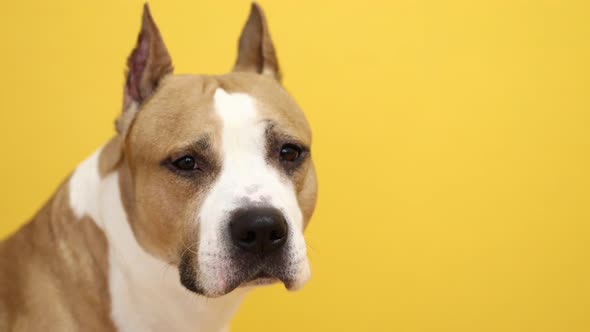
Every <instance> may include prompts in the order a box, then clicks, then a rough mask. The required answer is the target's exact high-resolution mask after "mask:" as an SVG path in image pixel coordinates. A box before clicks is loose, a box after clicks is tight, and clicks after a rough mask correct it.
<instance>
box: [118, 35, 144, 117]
mask: <svg viewBox="0 0 590 332" xmlns="http://www.w3.org/2000/svg"><path fill="white" fill-rule="evenodd" d="M149 54H150V38H149V34H148V32H147V31H145V30H142V31H141V33H140V34H139V37H138V38H137V46H135V49H133V52H131V55H130V56H129V58H128V59H127V67H128V72H127V83H126V84H125V98H124V103H125V107H127V106H129V104H130V103H131V102H132V101H135V102H137V103H140V102H141V101H142V100H143V98H142V95H141V90H140V83H141V76H142V75H143V72H144V70H145V67H146V64H147V60H148V56H149Z"/></svg>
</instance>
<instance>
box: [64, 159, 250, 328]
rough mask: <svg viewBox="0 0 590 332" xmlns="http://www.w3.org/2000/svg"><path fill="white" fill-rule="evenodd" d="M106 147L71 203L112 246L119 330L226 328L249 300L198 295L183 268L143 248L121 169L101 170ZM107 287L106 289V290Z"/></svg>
mask: <svg viewBox="0 0 590 332" xmlns="http://www.w3.org/2000/svg"><path fill="white" fill-rule="evenodd" d="M99 154H100V150H99V151H98V152H96V153H95V154H93V155H92V156H91V157H90V158H88V159H87V160H85V161H84V162H82V163H81V164H80V166H79V167H78V168H77V169H76V171H75V172H74V174H73V176H72V177H71V179H70V183H69V187H70V203H71V207H72V210H74V212H75V213H76V215H77V216H83V215H89V216H91V217H92V219H93V220H94V221H95V222H96V223H97V225H98V226H99V227H101V228H102V229H103V231H104V232H105V235H106V238H107V240H108V246H109V290H108V291H109V292H110V295H111V317H112V319H113V322H114V323H115V326H116V327H117V329H118V330H119V331H222V330H224V329H225V328H226V327H227V325H228V322H229V320H230V319H231V317H232V316H233V314H234V313H235V311H236V310H237V308H238V305H239V303H240V302H241V300H242V299H243V297H244V295H245V293H246V290H243V289H237V290H235V291H234V292H232V293H230V294H227V295H226V296H223V297H221V298H218V299H208V298H204V297H202V296H198V295H195V294H193V293H191V292H190V291H188V290H187V289H186V288H184V286H182V285H181V284H180V279H179V275H178V269H177V268H176V267H175V266H172V265H169V264H168V263H166V262H164V261H161V260H159V259H157V258H155V257H153V256H151V255H150V254H148V253H147V252H146V251H144V250H143V248H141V246H140V245H139V243H138V242H137V241H136V239H135V236H134V235H133V232H132V230H131V227H130V225H129V222H128V220H127V215H126V213H125V210H124V208H123V205H122V201H121V194H120V190H119V180H118V173H117V172H114V173H112V174H110V175H109V176H108V177H106V178H105V179H101V178H100V176H99V174H98V156H99ZM106 291H107V290H105V292H106Z"/></svg>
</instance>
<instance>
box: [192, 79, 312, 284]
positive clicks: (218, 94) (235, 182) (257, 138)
mask: <svg viewBox="0 0 590 332" xmlns="http://www.w3.org/2000/svg"><path fill="white" fill-rule="evenodd" d="M213 99H214V105H215V112H216V114H217V115H218V116H219V117H220V119H221V122H222V132H221V146H220V149H221V154H222V169H221V173H220V174H219V176H218V178H217V180H216V182H215V183H214V185H213V187H212V188H211V190H210V191H209V193H208V195H207V197H206V198H205V200H204V202H203V205H202V206H201V209H200V211H199V216H198V218H199V228H200V239H201V241H200V245H199V260H198V262H199V266H200V269H199V270H200V280H201V281H202V283H203V286H205V287H207V288H210V289H218V290H219V291H221V289H222V288H223V287H224V283H225V280H224V279H223V277H220V276H223V275H227V273H228V272H230V273H231V271H230V270H231V268H232V267H231V262H229V261H228V260H227V259H223V258H222V259H221V261H220V259H219V258H220V257H226V256H227V255H226V249H225V248H226V246H228V245H229V243H228V242H227V241H228V236H227V234H226V233H225V232H227V227H228V222H229V220H228V217H229V216H230V214H231V212H232V211H233V210H235V209H236V208H240V207H246V206H248V205H251V204H264V205H266V206H270V207H274V208H277V209H279V210H280V211H282V213H283V214H284V216H285V219H286V220H287V222H288V226H289V230H290V232H289V238H290V239H289V242H288V250H289V256H290V260H292V261H293V262H295V261H298V262H299V263H297V264H300V263H301V262H303V263H301V264H307V260H304V259H303V257H305V256H306V251H305V241H304V239H303V217H302V213H301V210H300V208H299V205H298V202H297V197H296V194H295V190H294V187H293V184H292V183H291V181H290V180H289V179H287V178H286V177H283V176H281V174H280V173H279V171H278V170H277V169H276V168H274V167H272V166H271V165H269V163H268V162H267V161H266V154H267V152H266V149H267V147H266V134H265V131H266V126H267V122H266V121H265V119H262V118H261V117H260V115H259V113H258V111H257V103H256V101H255V100H254V99H253V98H252V97H251V96H249V95H247V94H244V93H227V92H226V91H225V90H223V89H221V88H218V89H217V90H216V91H215V94H214V97H213ZM295 269H297V268H295ZM301 270H302V271H304V270H306V269H305V268H301ZM301 274H302V275H304V274H305V273H301Z"/></svg>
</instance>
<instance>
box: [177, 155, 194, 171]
mask: <svg viewBox="0 0 590 332" xmlns="http://www.w3.org/2000/svg"><path fill="white" fill-rule="evenodd" d="M172 165H174V167H176V168H177V169H179V170H181V171H193V170H195V169H197V168H198V167H197V162H196V161H195V158H193V156H189V155H186V156H182V157H180V158H178V159H176V160H174V161H173V162H172Z"/></svg>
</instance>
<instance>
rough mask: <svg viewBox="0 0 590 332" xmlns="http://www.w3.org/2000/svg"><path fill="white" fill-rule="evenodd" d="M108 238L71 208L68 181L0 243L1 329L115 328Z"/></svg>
mask: <svg viewBox="0 0 590 332" xmlns="http://www.w3.org/2000/svg"><path fill="white" fill-rule="evenodd" d="M107 257H108V255H107V240H106V238H105V236H104V233H103V232H102V231H101V230H100V229H99V228H98V227H97V226H96V224H95V223H94V222H93V221H92V220H91V219H90V218H88V217H84V218H82V219H77V218H76V217H75V216H74V214H73V213H72V211H71V209H70V208H69V198H68V189H67V184H64V185H62V186H61V187H60V188H59V189H58V191H57V192H56V194H55V196H53V198H51V199H50V200H49V202H48V203H47V204H46V205H45V206H44V207H43V208H42V209H41V211H39V213H38V214H37V215H36V216H35V217H34V218H33V220H32V221H31V222H30V223H28V224H27V225H26V226H25V227H23V228H22V229H21V230H20V231H18V232H17V233H16V234H15V235H13V236H12V237H11V238H9V239H8V240H6V241H4V242H2V243H0V271H2V273H0V285H1V286H0V331H98V330H100V331H113V330H114V326H113V325H112V322H111V320H110V299H109V294H108V284H107V273H108V262H107V259H108V258H107Z"/></svg>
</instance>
